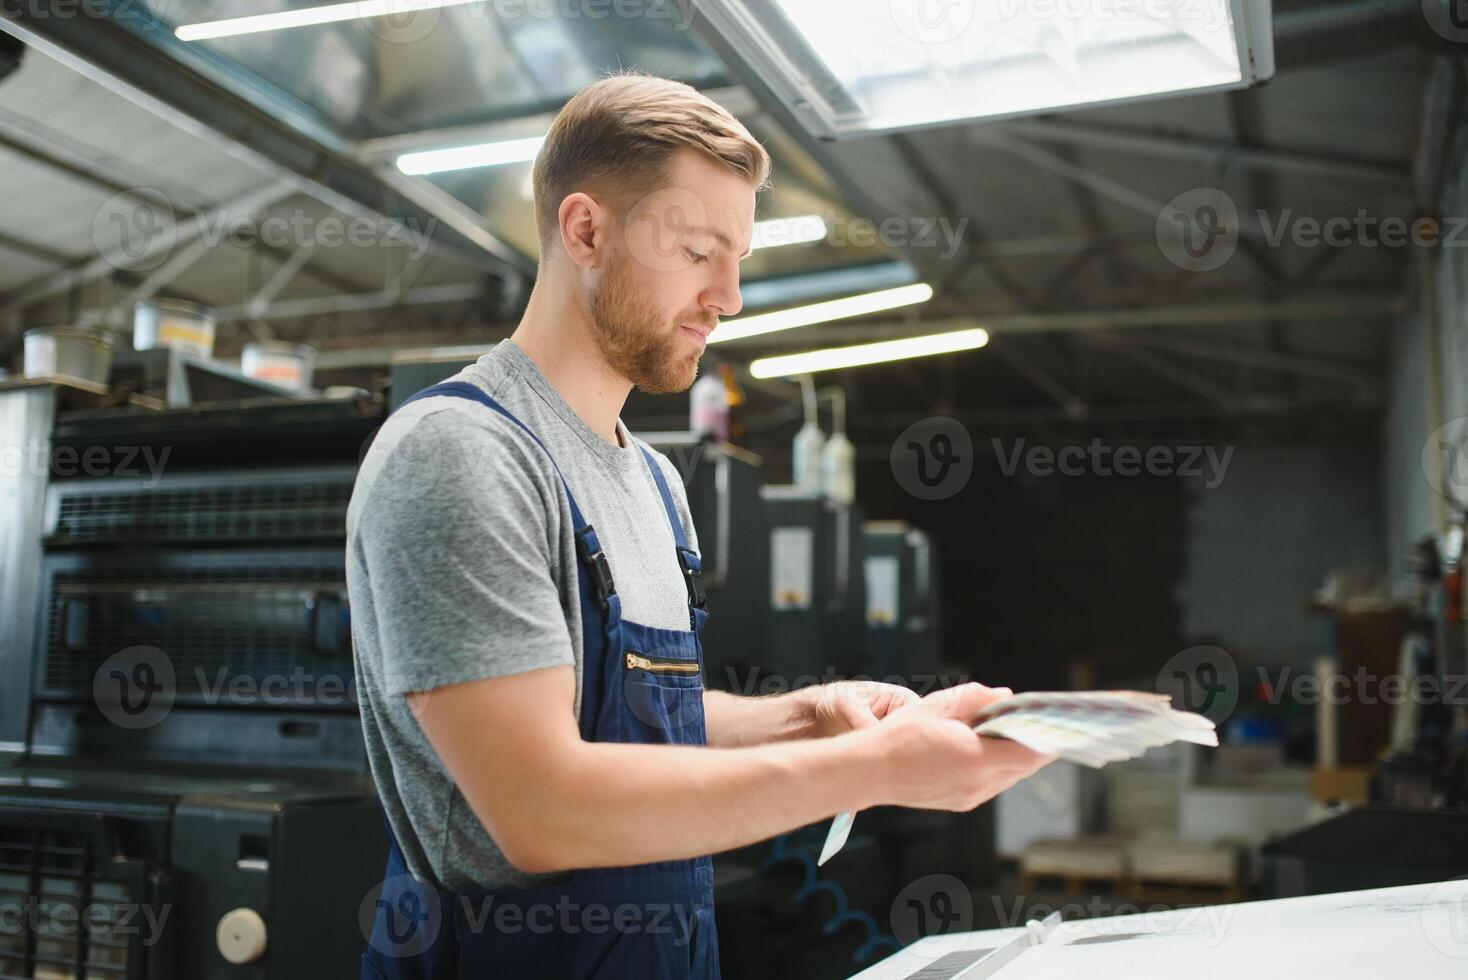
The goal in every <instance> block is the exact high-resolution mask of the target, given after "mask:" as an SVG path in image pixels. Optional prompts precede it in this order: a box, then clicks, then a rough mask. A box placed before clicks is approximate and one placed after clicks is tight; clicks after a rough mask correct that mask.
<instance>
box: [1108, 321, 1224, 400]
mask: <svg viewBox="0 0 1468 980" xmlns="http://www.w3.org/2000/svg"><path fill="white" fill-rule="evenodd" d="M1081 336H1082V337H1083V338H1084V339H1085V340H1086V341H1087V342H1088V343H1092V344H1095V345H1096V346H1097V347H1098V348H1100V349H1102V350H1107V351H1110V352H1111V353H1113V354H1116V355H1117V356H1118V357H1121V358H1124V359H1125V360H1128V361H1131V362H1132V363H1133V364H1135V365H1137V366H1138V367H1140V368H1142V369H1143V370H1146V371H1149V372H1151V373H1152V374H1154V375H1156V376H1157V377H1159V378H1162V379H1164V380H1166V381H1169V382H1171V383H1172V384H1175V385H1177V386H1178V387H1179V388H1182V389H1184V390H1185V391H1191V392H1193V393H1194V394H1195V395H1198V396H1200V397H1202V398H1206V399H1207V400H1209V401H1211V402H1216V403H1218V404H1219V405H1220V406H1222V407H1224V408H1226V409H1228V410H1230V411H1233V410H1234V409H1235V407H1236V406H1238V405H1239V404H1240V403H1241V402H1242V401H1243V400H1244V399H1243V398H1241V397H1240V396H1239V395H1237V394H1236V393H1235V392H1233V391H1231V390H1229V389H1228V388H1226V387H1225V386H1223V385H1221V384H1219V383H1217V382H1216V381H1214V380H1213V379H1212V378H1208V377H1205V376H1204V375H1201V374H1199V373H1198V372H1197V371H1194V370H1193V369H1191V368H1189V367H1185V366H1184V365H1182V364H1178V363H1177V362H1175V361H1171V360H1169V359H1167V358H1166V357H1163V356H1162V355H1161V354H1156V353H1153V352H1152V351H1150V350H1147V349H1146V348H1142V347H1130V346H1127V345H1125V344H1118V343H1116V342H1115V341H1114V340H1113V338H1112V337H1111V335H1109V334H1106V333H1101V332H1097V333H1087V334H1082V335H1081Z"/></svg>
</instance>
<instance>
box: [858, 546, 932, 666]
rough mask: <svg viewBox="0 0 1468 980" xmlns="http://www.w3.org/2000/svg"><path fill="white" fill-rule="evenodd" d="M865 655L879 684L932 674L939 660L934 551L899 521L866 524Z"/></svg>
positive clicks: (864, 568)
mask: <svg viewBox="0 0 1468 980" xmlns="http://www.w3.org/2000/svg"><path fill="white" fill-rule="evenodd" d="M862 536H863V547H864V550H865V554H866V558H865V559H864V565H863V571H864V575H865V579H866V621H867V633H866V638H867V651H868V656H869V657H870V659H871V663H872V671H873V673H874V674H875V675H876V676H878V677H881V678H888V677H901V678H911V677H912V676H913V675H915V674H929V675H932V674H936V673H937V672H938V669H939V663H940V661H941V659H942V653H941V650H942V635H941V627H942V624H941V622H940V621H939V620H940V616H939V611H940V609H941V608H942V596H941V592H940V589H939V581H938V576H939V564H938V552H937V546H936V545H935V544H934V542H933V540H932V538H931V537H929V535H928V533H927V532H926V531H921V530H919V529H917V528H915V527H912V526H911V525H909V524H906V523H904V522H902V521H867V522H866V524H865V525H863V528H862Z"/></svg>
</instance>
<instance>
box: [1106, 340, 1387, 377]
mask: <svg viewBox="0 0 1468 980" xmlns="http://www.w3.org/2000/svg"><path fill="white" fill-rule="evenodd" d="M1113 336H1114V337H1115V338H1116V339H1117V340H1119V341H1121V340H1124V341H1125V342H1127V343H1133V344H1141V345H1142V346H1144V347H1151V348H1155V349H1156V350H1165V351H1172V352H1173V353H1177V354H1186V355H1188V356H1190V357H1201V358H1205V359H1207V360H1211V361H1226V362H1231V363H1234V364H1244V365H1247V366H1249V367H1255V368H1264V369H1266V370H1270V371H1281V372H1284V373H1288V374H1298V375H1302V376H1304V377H1311V378H1321V379H1324V380H1327V381H1343V382H1346V383H1348V384H1353V385H1362V386H1365V387H1369V388H1372V389H1379V388H1380V387H1381V378H1380V377H1379V376H1378V375H1377V374H1375V373H1374V372H1372V371H1371V370H1369V369H1368V368H1364V367H1362V366H1361V365H1359V364H1353V363H1351V362H1349V361H1341V360H1335V359H1332V358H1325V357H1315V356H1312V355H1308V354H1292V353H1285V352H1282V351H1279V350H1276V349H1275V348H1273V347H1259V346H1255V345H1253V344H1227V343H1218V342H1216V341H1211V340H1207V339H1205V338H1202V337H1192V336H1188V335H1186V334H1179V333H1177V332H1175V331H1174V332H1169V333H1165V334H1163V333H1144V332H1140V331H1138V332H1129V333H1124V334H1114V335H1113Z"/></svg>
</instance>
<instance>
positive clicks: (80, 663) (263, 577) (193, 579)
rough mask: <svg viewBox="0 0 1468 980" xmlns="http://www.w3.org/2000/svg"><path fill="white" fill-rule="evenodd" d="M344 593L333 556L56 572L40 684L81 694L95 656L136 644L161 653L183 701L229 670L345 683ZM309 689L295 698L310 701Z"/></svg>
mask: <svg viewBox="0 0 1468 980" xmlns="http://www.w3.org/2000/svg"><path fill="white" fill-rule="evenodd" d="M345 593H346V585H345V582H344V577H343V569H342V567H341V565H340V564H337V565H335V566H334V567H331V566H327V567H322V566H312V565H299V566H294V567H289V566H287V567H279V566H264V567H249V566H245V567H238V566H236V567H229V568H212V567H196V568H188V569H183V570H174V571H162V570H148V571H146V572H142V573H140V572H139V571H137V570H129V569H109V570H102V569H90V570H87V571H85V572H61V571H58V572H56V573H55V574H54V575H53V577H52V579H51V593H50V602H49V607H48V609H47V620H46V621H47V627H46V668H45V686H46V688H47V690H49V691H51V692H54V693H69V694H79V695H84V696H89V695H90V694H91V693H92V683H93V679H94V677H95V676H96V674H97V671H98V669H99V668H100V667H101V666H102V664H103V662H104V661H105V660H106V659H107V658H108V657H110V656H112V655H113V654H115V653H117V652H118V651H120V650H125V649H128V648H130V647H138V646H146V647H155V648H157V649H158V650H160V651H162V652H163V654H164V655H166V657H167V658H168V662H169V663H170V664H171V665H172V668H173V673H174V682H175V684H176V689H175V690H176V694H177V696H178V697H180V698H181V699H184V700H190V699H193V700H203V699H204V698H205V696H206V695H210V694H211V693H212V694H214V695H219V694H220V692H227V691H228V683H229V682H230V681H233V680H235V679H236V678H239V677H247V678H253V679H255V680H257V681H261V680H264V679H266V678H272V677H274V678H279V677H293V676H298V675H299V676H303V677H306V678H310V679H311V680H312V682H313V684H314V682H316V681H322V680H325V679H328V678H332V679H335V680H334V681H333V683H335V682H336V681H339V682H340V684H342V685H346V684H348V683H349V682H350V680H351V676H352V665H351V641H350V626H349V622H348V615H347V604H346V601H345ZM312 689H313V687H312V686H309V685H308V687H307V696H306V697H305V698H304V699H300V700H298V701H297V702H296V703H301V704H309V703H312V700H311V697H310V693H309V692H310V690H312ZM333 691H335V695H336V696H339V694H340V689H339V688H335V689H331V690H328V692H327V693H329V694H330V693H333Z"/></svg>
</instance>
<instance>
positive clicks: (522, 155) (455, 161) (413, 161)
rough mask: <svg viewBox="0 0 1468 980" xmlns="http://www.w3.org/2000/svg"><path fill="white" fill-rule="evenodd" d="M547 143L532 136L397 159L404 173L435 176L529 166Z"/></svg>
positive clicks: (430, 151) (456, 147) (406, 154)
mask: <svg viewBox="0 0 1468 980" xmlns="http://www.w3.org/2000/svg"><path fill="white" fill-rule="evenodd" d="M544 143H545V137H544V136H531V137H528V138H526V139H520V140H500V141H498V142H495V143H474V144H471V145H469V146H448V147H444V148H443V149H441V150H416V151H414V152H412V153H404V154H403V155H402V156H400V157H398V159H397V167H398V169H399V170H401V171H402V172H403V173H405V174H436V173H442V172H444V171H445V170H468V169H469V168H470V167H498V166H502V165H504V164H507V163H529V162H530V161H531V160H534V159H535V155H536V154H537V153H539V152H540V147H541V145H542V144H544Z"/></svg>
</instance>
